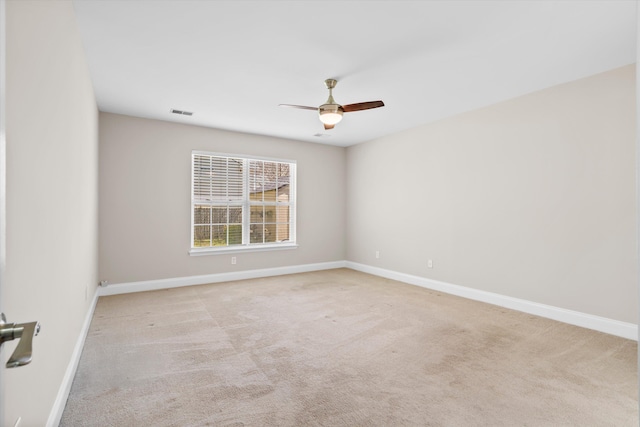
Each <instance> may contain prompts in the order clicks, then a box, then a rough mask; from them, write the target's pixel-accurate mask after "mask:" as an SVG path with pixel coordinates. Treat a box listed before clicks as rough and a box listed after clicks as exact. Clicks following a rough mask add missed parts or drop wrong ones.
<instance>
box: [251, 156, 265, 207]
mask: <svg viewBox="0 0 640 427" xmlns="http://www.w3.org/2000/svg"><path fill="white" fill-rule="evenodd" d="M263 187H264V162H262V161H260V160H250V161H249V193H250V194H249V198H250V199H251V200H256V201H261V200H262V196H263V192H264V188H263Z"/></svg>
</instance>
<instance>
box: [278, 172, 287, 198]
mask: <svg viewBox="0 0 640 427" xmlns="http://www.w3.org/2000/svg"><path fill="white" fill-rule="evenodd" d="M280 179H281V180H283V181H279V183H278V201H279V202H281V203H289V177H286V181H284V179H285V178H280Z"/></svg>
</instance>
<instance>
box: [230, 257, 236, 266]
mask: <svg viewBox="0 0 640 427" xmlns="http://www.w3.org/2000/svg"><path fill="white" fill-rule="evenodd" d="M231 265H236V257H234V256H232V257H231Z"/></svg>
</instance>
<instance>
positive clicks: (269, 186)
mask: <svg viewBox="0 0 640 427" xmlns="http://www.w3.org/2000/svg"><path fill="white" fill-rule="evenodd" d="M191 157H192V161H191V166H192V169H191V170H192V180H191V254H203V253H212V252H227V251H236V250H246V249H254V250H255V249H274V248H285V247H292V246H295V180H296V164H295V162H292V161H281V160H269V159H257V158H249V157H244V156H227V155H219V154H214V153H206V152H200V151H194V152H193V153H192V156H191Z"/></svg>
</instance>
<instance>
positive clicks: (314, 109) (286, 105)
mask: <svg viewBox="0 0 640 427" xmlns="http://www.w3.org/2000/svg"><path fill="white" fill-rule="evenodd" d="M279 106H280V107H289V108H300V109H301V110H313V111H318V107H307V106H305V105H291V104H280V105H279Z"/></svg>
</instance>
